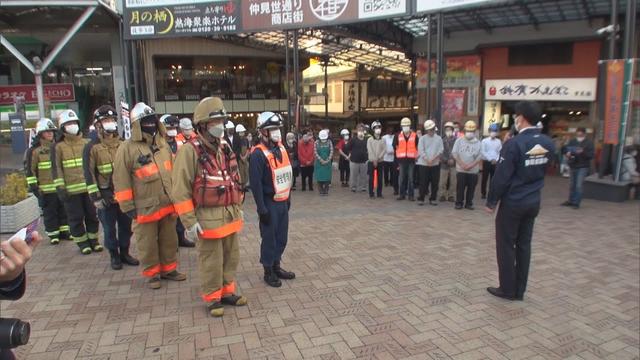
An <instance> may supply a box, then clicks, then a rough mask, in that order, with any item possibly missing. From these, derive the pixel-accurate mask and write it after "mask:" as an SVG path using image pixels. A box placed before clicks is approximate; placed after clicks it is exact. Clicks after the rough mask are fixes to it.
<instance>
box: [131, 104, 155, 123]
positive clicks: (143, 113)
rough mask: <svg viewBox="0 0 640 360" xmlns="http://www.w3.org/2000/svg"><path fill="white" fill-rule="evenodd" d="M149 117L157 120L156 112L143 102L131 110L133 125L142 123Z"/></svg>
mask: <svg viewBox="0 0 640 360" xmlns="http://www.w3.org/2000/svg"><path fill="white" fill-rule="evenodd" d="M148 117H153V118H156V112H155V110H153V109H152V108H151V106H149V105H147V104H145V103H143V102H139V103H137V104H136V105H135V106H134V107H133V109H131V113H130V118H131V122H132V123H133V122H136V121H140V122H142V119H145V118H148Z"/></svg>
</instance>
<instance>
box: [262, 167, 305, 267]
mask: <svg viewBox="0 0 640 360" xmlns="http://www.w3.org/2000/svg"><path fill="white" fill-rule="evenodd" d="M303 169H304V168H303ZM264 205H265V207H266V208H267V210H268V211H269V216H270V219H269V224H264V223H262V222H260V224H259V226H260V237H261V238H262V242H261V243H260V263H261V264H262V265H264V266H273V264H274V263H276V262H280V260H281V259H282V254H283V253H284V249H285V248H286V247H287V241H288V239H289V208H288V205H287V202H286V201H273V200H272V199H269V198H265V199H264Z"/></svg>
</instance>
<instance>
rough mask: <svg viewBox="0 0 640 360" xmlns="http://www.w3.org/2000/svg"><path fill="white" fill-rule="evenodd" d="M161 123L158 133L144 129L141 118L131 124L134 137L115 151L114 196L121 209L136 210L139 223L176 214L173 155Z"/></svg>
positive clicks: (125, 211)
mask: <svg viewBox="0 0 640 360" xmlns="http://www.w3.org/2000/svg"><path fill="white" fill-rule="evenodd" d="M164 132H165V130H164V126H163V125H162V124H158V132H157V133H156V134H155V136H151V135H149V134H146V133H143V132H142V130H141V126H140V122H139V121H134V122H132V124H131V138H130V139H128V140H126V141H124V142H123V143H122V144H121V145H120V146H119V147H118V151H117V152H116V158H115V162H114V164H113V185H114V190H115V198H116V201H117V202H118V204H119V205H120V209H121V210H122V212H124V213H127V212H130V211H132V210H135V212H136V218H135V220H136V221H137V222H138V223H141V224H142V223H149V222H156V221H159V220H161V219H162V218H164V217H165V216H167V215H172V214H174V210H173V204H172V202H171V198H170V197H169V196H170V192H171V169H172V167H173V164H172V155H171V149H169V145H168V144H167V142H166V141H165V140H164V139H163V136H164V135H165V134H164Z"/></svg>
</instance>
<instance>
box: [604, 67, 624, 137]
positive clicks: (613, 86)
mask: <svg viewBox="0 0 640 360" xmlns="http://www.w3.org/2000/svg"><path fill="white" fill-rule="evenodd" d="M623 87H624V60H609V61H608V62H607V92H606V94H607V96H606V100H605V107H604V113H605V115H604V143H605V144H613V145H617V144H618V137H619V131H620V119H621V117H622V88H623Z"/></svg>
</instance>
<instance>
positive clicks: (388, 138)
mask: <svg viewBox="0 0 640 360" xmlns="http://www.w3.org/2000/svg"><path fill="white" fill-rule="evenodd" d="M382 139H383V140H384V142H385V144H386V145H387V151H385V153H384V159H383V160H384V161H386V162H393V159H394V156H395V154H394V151H393V134H387V135H385V136H383V137H382Z"/></svg>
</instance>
